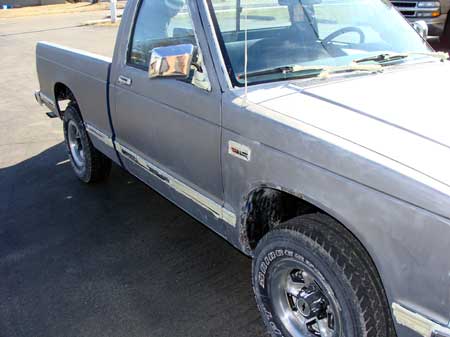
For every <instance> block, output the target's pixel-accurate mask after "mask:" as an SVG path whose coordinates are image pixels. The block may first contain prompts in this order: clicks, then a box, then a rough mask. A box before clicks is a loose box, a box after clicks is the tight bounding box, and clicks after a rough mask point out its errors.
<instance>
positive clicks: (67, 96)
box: [54, 82, 77, 118]
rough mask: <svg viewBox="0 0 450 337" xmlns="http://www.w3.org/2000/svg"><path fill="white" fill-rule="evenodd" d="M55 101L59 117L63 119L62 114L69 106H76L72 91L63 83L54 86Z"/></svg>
mask: <svg viewBox="0 0 450 337" xmlns="http://www.w3.org/2000/svg"><path fill="white" fill-rule="evenodd" d="M54 90H55V101H56V108H57V109H58V113H59V116H60V117H61V118H64V112H65V111H66V109H67V107H68V106H69V104H77V100H76V99H75V95H74V94H73V92H72V90H70V88H69V87H68V86H67V85H65V84H64V83H61V82H58V83H56V84H55V89H54Z"/></svg>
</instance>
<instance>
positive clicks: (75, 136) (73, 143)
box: [67, 120, 86, 169]
mask: <svg viewBox="0 0 450 337" xmlns="http://www.w3.org/2000/svg"><path fill="white" fill-rule="evenodd" d="M67 138H68V142H69V150H70V155H71V157H72V162H73V163H74V165H75V166H76V167H77V168H78V169H83V168H84V166H85V162H86V159H85V155H84V149H83V143H82V141H81V133H80V130H79V127H78V125H77V123H75V122H74V121H73V120H70V121H69V123H68V125H67Z"/></svg>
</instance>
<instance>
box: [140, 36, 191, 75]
mask: <svg viewBox="0 0 450 337" xmlns="http://www.w3.org/2000/svg"><path fill="white" fill-rule="evenodd" d="M193 56H194V46H193V45H192V44H179V45H174V46H167V47H158V48H154V49H153V50H152V52H151V56H150V65H149V67H148V77H149V78H156V77H178V78H187V77H189V73H190V71H191V64H192V57H193Z"/></svg>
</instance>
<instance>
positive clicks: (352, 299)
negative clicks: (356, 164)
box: [253, 214, 395, 337]
mask: <svg viewBox="0 0 450 337" xmlns="http://www.w3.org/2000/svg"><path fill="white" fill-rule="evenodd" d="M253 289H254V292H255V297H256V301H257V304H258V308H259V310H260V312H261V314H262V316H263V320H264V323H265V324H266V326H267V328H268V330H269V332H270V333H271V335H272V336H284V337H314V336H320V337H344V336H345V337H375V336H376V337H391V336H395V333H394V332H393V325H392V320H391V317H390V313H389V308H388V304H387V300H386V296H385V294H384V291H383V288H382V286H381V282H380V280H379V278H378V275H377V273H376V270H375V267H374V266H373V263H372V262H371V261H370V259H369V258H368V255H367V253H366V252H365V251H364V249H363V248H362V246H361V245H360V244H359V242H358V241H356V239H355V238H354V237H353V236H352V235H351V234H350V233H349V232H348V231H346V230H345V229H344V228H342V226H340V224H338V223H337V222H336V221H335V220H333V219H331V218H329V217H327V216H325V215H322V214H313V215H306V216H300V217H297V218H294V219H292V220H289V221H288V222H286V223H285V224H283V225H281V226H279V227H277V228H275V229H274V230H272V231H271V232H269V233H268V234H266V235H265V237H263V238H262V239H261V241H260V242H259V243H258V246H257V248H256V251H255V259H254V261H253Z"/></svg>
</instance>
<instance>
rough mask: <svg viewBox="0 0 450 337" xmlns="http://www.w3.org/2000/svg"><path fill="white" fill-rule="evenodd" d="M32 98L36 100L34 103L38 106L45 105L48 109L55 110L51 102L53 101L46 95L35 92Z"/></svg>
mask: <svg viewBox="0 0 450 337" xmlns="http://www.w3.org/2000/svg"><path fill="white" fill-rule="evenodd" d="M34 98H36V101H37V102H38V103H39V105H43V104H45V105H47V106H48V107H49V108H50V109H51V108H55V107H56V104H55V102H53V100H52V99H51V98H50V97H48V96H47V95H45V94H43V93H42V92H41V91H39V90H38V91H35V93H34Z"/></svg>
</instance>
